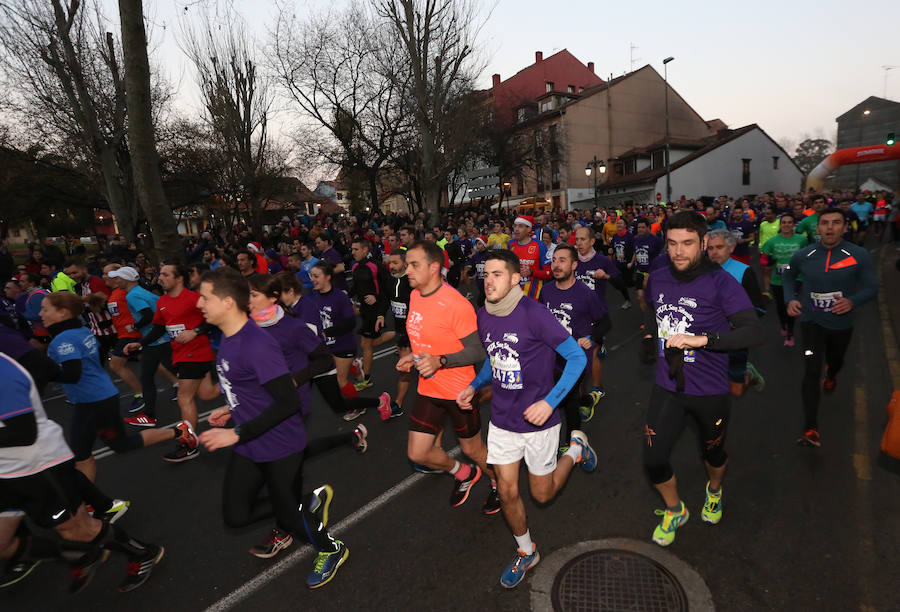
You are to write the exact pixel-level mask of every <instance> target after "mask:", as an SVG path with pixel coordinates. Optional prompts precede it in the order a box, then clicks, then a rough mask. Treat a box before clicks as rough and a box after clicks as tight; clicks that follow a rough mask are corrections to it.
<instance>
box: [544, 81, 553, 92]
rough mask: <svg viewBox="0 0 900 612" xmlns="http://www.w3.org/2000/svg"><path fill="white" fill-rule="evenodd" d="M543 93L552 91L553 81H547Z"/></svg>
mask: <svg viewBox="0 0 900 612" xmlns="http://www.w3.org/2000/svg"><path fill="white" fill-rule="evenodd" d="M544 91H547V92H551V91H553V81H547V88H546V89H545V90H544Z"/></svg>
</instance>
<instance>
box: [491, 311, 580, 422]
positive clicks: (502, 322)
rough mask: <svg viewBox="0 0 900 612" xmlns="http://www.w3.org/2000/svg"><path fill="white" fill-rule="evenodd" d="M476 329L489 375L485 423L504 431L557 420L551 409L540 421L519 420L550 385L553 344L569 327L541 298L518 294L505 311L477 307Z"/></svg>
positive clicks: (543, 395) (544, 395)
mask: <svg viewBox="0 0 900 612" xmlns="http://www.w3.org/2000/svg"><path fill="white" fill-rule="evenodd" d="M478 335H479V336H480V337H481V342H482V344H484V348H485V350H486V351H487V354H488V359H490V363H491V373H492V375H493V384H492V388H493V392H494V396H493V399H491V423H493V424H494V425H495V426H496V427H499V428H501V429H505V430H506V431H514V432H518V433H528V432H532V431H542V430H544V429H549V428H550V427H553V426H554V425H556V424H558V423H559V422H560V417H559V410H554V411H553V414H551V415H550V418H549V419H547V422H546V423H544V424H543V425H541V426H540V427H538V426H536V425H533V424H532V423H529V422H528V421H526V420H525V417H524V416H523V415H524V413H525V409H526V408H528V407H529V406H530V405H531V404H533V403H534V402H536V401H538V400H542V399H544V398H546V397H547V395H549V393H550V391H551V390H552V389H553V385H554V382H553V366H554V364H555V362H556V347H557V346H559V345H560V344H562V343H563V342H565V341H566V339H568V338H569V332H567V331H566V330H565V328H564V327H563V326H562V325H560V324H559V322H558V321H557V320H556V319H555V318H553V314H552V313H551V312H550V311H549V310H547V307H546V306H544V305H543V304H541V303H539V302H537V301H535V300H532V299H529V298H527V297H523V298H522V299H520V300H519V303H518V304H517V305H516V307H515V308H514V309H513V311H512V312H511V313H509V315H507V316H505V317H497V316H494V315H491V314H488V312H487V310H485V309H484V308H481V309H480V310H479V311H478Z"/></svg>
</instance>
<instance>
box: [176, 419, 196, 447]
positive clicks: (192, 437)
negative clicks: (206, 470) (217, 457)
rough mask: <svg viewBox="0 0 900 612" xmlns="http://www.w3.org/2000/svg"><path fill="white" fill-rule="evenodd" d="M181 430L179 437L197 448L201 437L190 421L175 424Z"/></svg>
mask: <svg viewBox="0 0 900 612" xmlns="http://www.w3.org/2000/svg"><path fill="white" fill-rule="evenodd" d="M175 429H177V430H178V431H179V432H180V435H179V436H178V439H179V440H180V441H181V442H183V443H184V444H187V445H188V446H189V447H190V448H197V447H198V446H199V444H200V438H198V437H197V434H195V433H194V428H193V427H191V424H190V422H189V421H181V423H179V424H178V425H176V426H175Z"/></svg>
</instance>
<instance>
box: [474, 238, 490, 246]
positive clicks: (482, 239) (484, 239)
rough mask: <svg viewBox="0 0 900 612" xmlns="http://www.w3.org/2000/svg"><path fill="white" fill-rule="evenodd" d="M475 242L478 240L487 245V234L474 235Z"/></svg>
mask: <svg viewBox="0 0 900 612" xmlns="http://www.w3.org/2000/svg"><path fill="white" fill-rule="evenodd" d="M475 242H480V243H481V244H483V245H484V246H487V236H475Z"/></svg>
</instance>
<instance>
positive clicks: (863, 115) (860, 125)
mask: <svg viewBox="0 0 900 612" xmlns="http://www.w3.org/2000/svg"><path fill="white" fill-rule="evenodd" d="M871 114H872V111H871V109H868V108H867V109H866V110H864V111H863V112H862V117H861V118H860V122H859V144H857V146H859V147H864V146H866V145H865V144H864V143H863V129H864V124H863V121H864V120H865V119H866V117H868V116H869V115H871ZM859 166H860V164H856V188H857V189H859V178H860V177H859V170H860V168H859Z"/></svg>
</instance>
